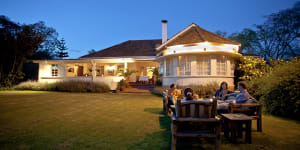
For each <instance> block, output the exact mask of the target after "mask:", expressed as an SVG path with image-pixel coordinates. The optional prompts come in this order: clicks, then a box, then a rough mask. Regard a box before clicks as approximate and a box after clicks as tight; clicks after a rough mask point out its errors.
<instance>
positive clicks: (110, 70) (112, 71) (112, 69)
mask: <svg viewBox="0 0 300 150" xmlns="http://www.w3.org/2000/svg"><path fill="white" fill-rule="evenodd" d="M107 74H108V75H109V76H113V75H114V74H115V66H114V65H112V66H108V67H107Z"/></svg>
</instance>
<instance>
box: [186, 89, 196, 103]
mask: <svg viewBox="0 0 300 150" xmlns="http://www.w3.org/2000/svg"><path fill="white" fill-rule="evenodd" d="M184 96H185V97H186V100H193V96H194V94H193V90H192V89H191V88H186V89H185V90H184Z"/></svg>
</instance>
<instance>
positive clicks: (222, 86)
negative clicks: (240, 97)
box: [220, 81, 228, 91]
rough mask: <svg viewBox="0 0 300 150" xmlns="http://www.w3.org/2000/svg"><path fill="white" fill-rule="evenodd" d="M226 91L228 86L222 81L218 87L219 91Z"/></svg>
mask: <svg viewBox="0 0 300 150" xmlns="http://www.w3.org/2000/svg"><path fill="white" fill-rule="evenodd" d="M227 89H228V84H227V82H225V81H223V82H222V83H221V85H220V91H221V90H227Z"/></svg>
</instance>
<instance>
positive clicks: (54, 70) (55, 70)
mask: <svg viewBox="0 0 300 150" xmlns="http://www.w3.org/2000/svg"><path fill="white" fill-rule="evenodd" d="M51 74H52V77H57V75H58V64H52V66H51Z"/></svg>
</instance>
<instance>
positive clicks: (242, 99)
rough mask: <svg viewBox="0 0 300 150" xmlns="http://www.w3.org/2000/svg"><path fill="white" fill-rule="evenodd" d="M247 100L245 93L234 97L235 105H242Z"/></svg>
mask: <svg viewBox="0 0 300 150" xmlns="http://www.w3.org/2000/svg"><path fill="white" fill-rule="evenodd" d="M248 99H249V97H248V96H247V95H246V93H240V94H239V95H238V96H237V97H236V103H237V104H242V103H245V102H246V101H247V100H248Z"/></svg>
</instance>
